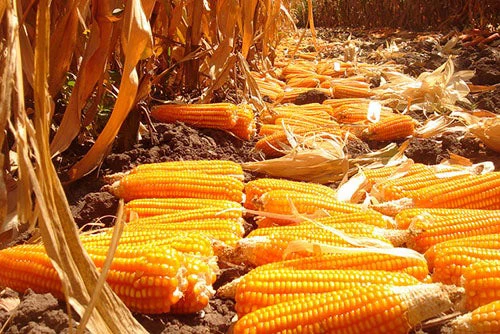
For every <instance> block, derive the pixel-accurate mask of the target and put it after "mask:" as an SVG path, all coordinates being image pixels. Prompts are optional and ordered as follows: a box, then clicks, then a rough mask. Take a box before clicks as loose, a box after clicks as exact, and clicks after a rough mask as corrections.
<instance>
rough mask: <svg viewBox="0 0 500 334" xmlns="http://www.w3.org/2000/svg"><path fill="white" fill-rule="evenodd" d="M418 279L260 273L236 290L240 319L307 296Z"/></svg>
mask: <svg viewBox="0 0 500 334" xmlns="http://www.w3.org/2000/svg"><path fill="white" fill-rule="evenodd" d="M419 283H420V282H419V280H417V279H416V278H415V277H413V276H410V275H408V274H403V273H390V272H386V271H381V270H348V269H341V270H325V269H322V270H316V269H290V268H282V269H257V270H255V271H251V272H250V273H248V274H247V275H245V276H244V277H243V279H242V280H241V281H240V282H239V283H238V285H237V287H236V295H235V300H236V311H237V312H238V316H240V317H241V316H242V315H245V314H247V313H249V312H253V311H255V310H258V309H260V308H263V307H266V306H270V305H274V304H278V303H281V302H285V301H290V300H294V299H298V298H301V297H304V296H307V295H312V294H317V293H322V292H331V291H337V290H345V289H352V288H355V287H361V286H366V285H394V286H407V285H415V284H419Z"/></svg>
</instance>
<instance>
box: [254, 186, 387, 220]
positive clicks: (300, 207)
mask: <svg viewBox="0 0 500 334" xmlns="http://www.w3.org/2000/svg"><path fill="white" fill-rule="evenodd" d="M255 204H256V206H257V208H259V210H261V211H266V212H273V213H279V214H286V215H290V214H293V212H294V210H296V211H297V212H299V213H304V214H313V213H315V212H317V211H321V210H322V211H325V212H330V213H332V214H333V213H335V214H339V213H360V212H370V213H373V214H374V215H379V216H381V215H380V214H379V213H377V212H376V211H373V210H370V209H366V210H365V209H362V207H361V206H360V205H357V204H351V203H345V202H341V201H338V200H336V199H334V198H325V196H319V195H315V194H304V193H301V192H297V191H290V190H271V191H268V192H266V193H264V194H263V195H262V196H261V198H260V199H259V200H257V201H255Z"/></svg>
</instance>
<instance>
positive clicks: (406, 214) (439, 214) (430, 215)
mask: <svg viewBox="0 0 500 334" xmlns="http://www.w3.org/2000/svg"><path fill="white" fill-rule="evenodd" d="M483 213H484V211H483V210H474V209H441V208H415V209H406V210H403V211H401V212H400V213H398V214H397V215H396V216H395V217H394V219H395V220H396V224H397V227H398V228H399V229H402V230H405V229H407V228H408V227H409V226H410V224H411V223H412V222H413V221H414V220H417V219H426V220H432V221H435V220H440V219H450V218H451V217H453V218H456V216H459V217H468V216H475V215H481V214H483Z"/></svg>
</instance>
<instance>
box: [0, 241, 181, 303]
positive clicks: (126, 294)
mask: <svg viewBox="0 0 500 334" xmlns="http://www.w3.org/2000/svg"><path fill="white" fill-rule="evenodd" d="M87 252H88V253H89V255H90V257H91V259H92V260H93V261H94V263H95V264H96V266H97V268H101V267H102V265H103V263H104V261H105V259H106V253H107V249H106V248H104V247H96V248H88V249H87ZM186 261H187V258H186V257H185V256H184V255H183V254H182V253H180V252H177V251H176V250H174V249H173V248H171V247H166V246H162V247H158V246H147V245H141V246H140V247H136V246H127V245H122V246H118V248H117V250H116V252H115V255H114V258H113V262H112V264H111V269H110V271H109V272H108V276H107V279H106V281H107V282H108V284H109V285H110V286H111V288H112V289H113V290H114V291H115V293H116V294H117V295H118V296H119V297H120V299H122V300H123V302H124V303H125V304H126V305H127V306H128V307H129V308H130V309H131V310H132V311H135V312H141V313H165V312H169V311H170V308H171V306H172V305H173V304H175V303H177V302H178V301H179V299H180V298H181V297H182V295H183V293H182V291H183V290H185V288H186V285H187V282H185V279H184V277H183V271H184V269H183V268H184V266H185V262H186ZM0 264H1V267H2V269H3V270H2V271H1V272H0V286H8V287H11V288H13V289H14V290H17V291H19V292H23V291H25V290H26V289H28V288H31V289H33V290H34V291H35V292H38V293H46V292H51V293H52V294H54V296H56V297H57V298H59V299H64V295H63V293H62V286H61V281H60V279H59V277H58V275H57V273H56V271H55V269H54V268H53V266H52V263H51V261H50V259H49V257H48V256H47V254H46V253H45V250H44V248H43V245H19V246H15V247H11V248H6V249H3V250H1V251H0Z"/></svg>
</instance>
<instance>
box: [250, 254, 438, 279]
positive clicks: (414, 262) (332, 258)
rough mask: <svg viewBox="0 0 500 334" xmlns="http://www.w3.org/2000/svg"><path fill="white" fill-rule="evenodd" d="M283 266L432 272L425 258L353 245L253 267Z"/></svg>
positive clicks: (419, 275)
mask: <svg viewBox="0 0 500 334" xmlns="http://www.w3.org/2000/svg"><path fill="white" fill-rule="evenodd" d="M281 268H290V269H296V270H303V269H316V270H321V269H325V270H331V269H357V270H381V271H391V272H392V271H395V272H402V273H406V274H409V275H411V276H413V277H415V278H416V279H418V280H420V281H422V280H423V279H425V278H426V277H427V275H428V274H429V269H428V268H427V262H426V261H425V258H419V257H415V256H402V255H398V254H397V253H395V254H392V253H387V254H385V253H377V252H374V251H370V250H363V249H362V248H351V249H349V251H346V252H345V253H320V254H318V255H315V256H311V257H306V258H299V259H293V260H286V261H278V262H271V263H268V264H265V265H263V266H260V267H257V268H256V269H254V270H261V269H281Z"/></svg>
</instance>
